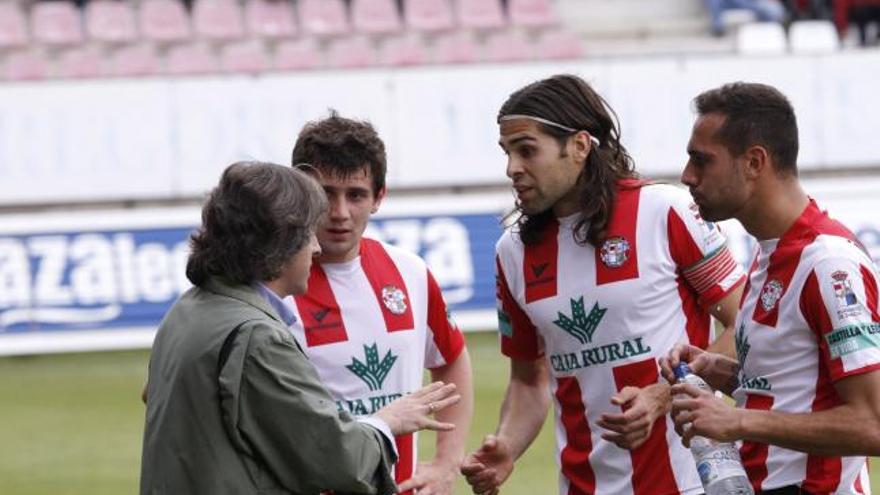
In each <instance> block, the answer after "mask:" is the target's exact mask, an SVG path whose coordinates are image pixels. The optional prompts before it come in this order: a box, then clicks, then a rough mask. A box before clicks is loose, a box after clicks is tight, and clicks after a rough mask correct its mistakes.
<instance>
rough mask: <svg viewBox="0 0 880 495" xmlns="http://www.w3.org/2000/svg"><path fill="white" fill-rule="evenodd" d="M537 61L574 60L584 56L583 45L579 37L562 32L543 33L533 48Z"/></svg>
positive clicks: (569, 32)
mask: <svg viewBox="0 0 880 495" xmlns="http://www.w3.org/2000/svg"><path fill="white" fill-rule="evenodd" d="M535 50H536V51H537V56H538V58H539V59H559V60H562V59H574V58H581V57H583V56H584V45H583V41H582V40H581V38H580V36H578V35H577V34H575V33H573V32H571V31H568V30H564V29H559V30H552V31H547V32H545V33H543V34H542V35H541V36H540V37H539V38H538V43H537V45H536V46H535Z"/></svg>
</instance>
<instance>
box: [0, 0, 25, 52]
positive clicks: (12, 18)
mask: <svg viewBox="0 0 880 495" xmlns="http://www.w3.org/2000/svg"><path fill="white" fill-rule="evenodd" d="M29 41H30V38H29V37H28V31H27V20H26V18H25V15H24V12H23V11H22V10H21V7H20V6H19V5H18V2H0V48H11V47H18V46H24V45H27V44H28V42H29Z"/></svg>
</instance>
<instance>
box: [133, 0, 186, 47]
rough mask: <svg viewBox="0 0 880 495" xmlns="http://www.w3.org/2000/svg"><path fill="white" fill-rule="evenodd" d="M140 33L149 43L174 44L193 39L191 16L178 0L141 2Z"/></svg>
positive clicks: (147, 0)
mask: <svg viewBox="0 0 880 495" xmlns="http://www.w3.org/2000/svg"><path fill="white" fill-rule="evenodd" d="M139 21H140V32H141V36H142V37H143V38H144V39H146V40H149V41H156V42H159V43H172V42H179V41H185V40H188V39H190V38H191V37H192V26H191V25H190V19H189V15H187V13H186V11H185V10H184V8H183V4H182V3H180V2H179V1H178V0H141V3H140V15H139Z"/></svg>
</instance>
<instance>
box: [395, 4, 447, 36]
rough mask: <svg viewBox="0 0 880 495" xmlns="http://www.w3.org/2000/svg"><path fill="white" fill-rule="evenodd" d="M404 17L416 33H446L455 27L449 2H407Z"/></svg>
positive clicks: (404, 5) (404, 6)
mask: <svg viewBox="0 0 880 495" xmlns="http://www.w3.org/2000/svg"><path fill="white" fill-rule="evenodd" d="M403 17H404V21H405V24H406V26H407V27H408V28H409V29H413V30H415V31H425V32H436V31H446V30H449V29H452V28H454V27H455V21H454V19H453V17H452V6H451V5H449V0H405V1H404V4H403Z"/></svg>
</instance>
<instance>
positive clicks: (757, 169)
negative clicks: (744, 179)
mask: <svg viewBox="0 0 880 495" xmlns="http://www.w3.org/2000/svg"><path fill="white" fill-rule="evenodd" d="M743 155H744V156H745V159H746V175H747V176H748V177H759V176H761V175H762V174H765V173H767V172H771V171H772V169H773V159H772V157H771V156H770V152H769V151H767V148H765V147H763V146H761V145H754V146H750V147H749V148H748V149H746V151H745V153H743Z"/></svg>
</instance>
